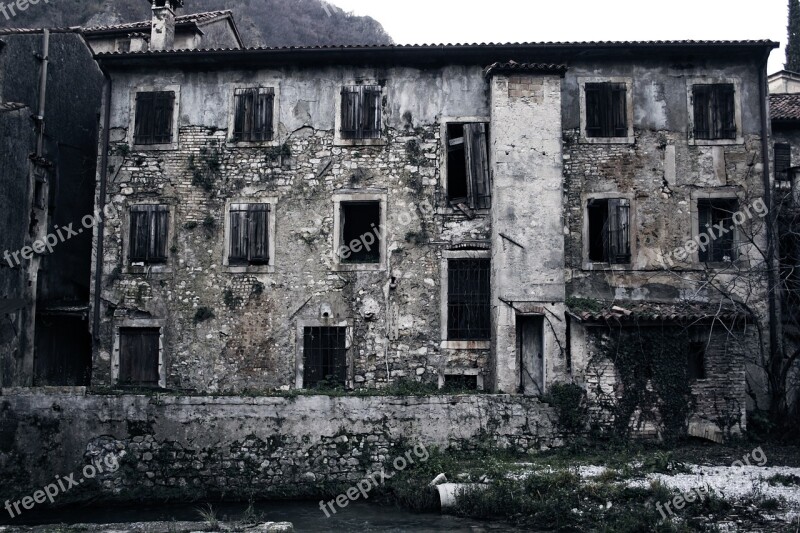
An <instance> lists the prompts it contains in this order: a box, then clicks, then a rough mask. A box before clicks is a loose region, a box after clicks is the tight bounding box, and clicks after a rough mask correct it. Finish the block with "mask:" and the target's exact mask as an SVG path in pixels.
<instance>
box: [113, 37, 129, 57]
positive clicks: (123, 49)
mask: <svg viewBox="0 0 800 533" xmlns="http://www.w3.org/2000/svg"><path fill="white" fill-rule="evenodd" d="M116 46H117V52H120V53H122V54H126V53H128V52H130V51H131V40H130V39H117V41H116Z"/></svg>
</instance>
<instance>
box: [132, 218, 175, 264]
mask: <svg viewBox="0 0 800 533" xmlns="http://www.w3.org/2000/svg"><path fill="white" fill-rule="evenodd" d="M168 235H169V206H166V205H134V206H132V207H131V222H130V249H129V253H128V260H129V261H130V262H131V263H145V264H158V263H165V262H166V261H167V236H168Z"/></svg>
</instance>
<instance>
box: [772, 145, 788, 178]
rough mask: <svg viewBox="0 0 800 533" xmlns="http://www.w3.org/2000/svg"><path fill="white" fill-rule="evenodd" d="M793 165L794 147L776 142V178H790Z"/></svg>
mask: <svg viewBox="0 0 800 533" xmlns="http://www.w3.org/2000/svg"><path fill="white" fill-rule="evenodd" d="M791 166H792V147H791V146H790V145H789V144H786V143H775V180H776V181H785V180H788V179H789V169H790V168H791Z"/></svg>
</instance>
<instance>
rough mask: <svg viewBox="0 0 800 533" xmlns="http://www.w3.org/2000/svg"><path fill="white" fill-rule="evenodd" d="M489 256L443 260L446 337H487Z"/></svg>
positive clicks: (488, 319) (481, 338)
mask: <svg viewBox="0 0 800 533" xmlns="http://www.w3.org/2000/svg"><path fill="white" fill-rule="evenodd" d="M490 264H491V263H490V260H489V259H449V260H448V262H447V338H448V339H449V340H459V341H483V340H489V338H490V324H491V318H490V302H491V296H490V291H489V287H490V285H489V283H490V282H489V276H490V272H489V267H490Z"/></svg>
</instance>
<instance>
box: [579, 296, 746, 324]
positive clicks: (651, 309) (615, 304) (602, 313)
mask: <svg viewBox="0 0 800 533" xmlns="http://www.w3.org/2000/svg"><path fill="white" fill-rule="evenodd" d="M567 308H568V313H569V314H570V316H572V317H573V318H575V319H576V320H578V321H580V322H584V323H600V324H607V323H623V322H626V323H633V322H680V323H687V322H708V321H711V320H720V321H723V322H726V323H732V322H737V321H746V320H750V319H751V318H752V314H751V313H750V312H749V311H748V310H747V309H745V308H744V307H743V306H741V305H739V304H737V303H735V302H678V303H663V302H648V301H624V300H616V301H603V300H591V299H571V300H570V301H568V302H567Z"/></svg>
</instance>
